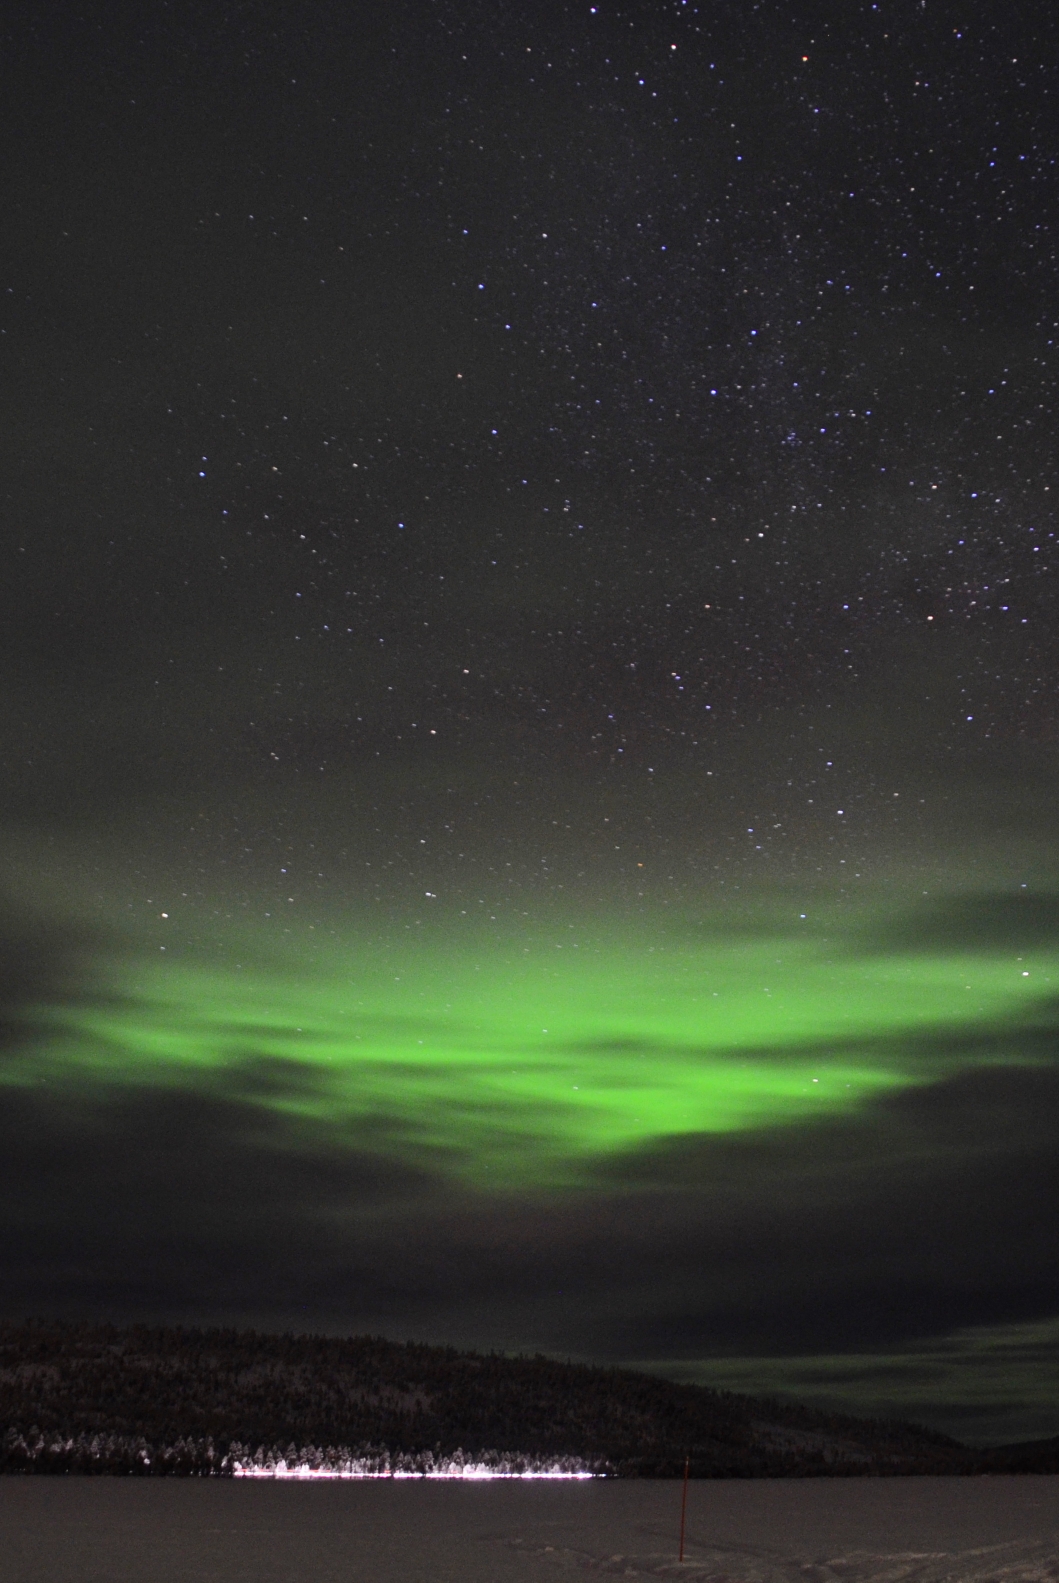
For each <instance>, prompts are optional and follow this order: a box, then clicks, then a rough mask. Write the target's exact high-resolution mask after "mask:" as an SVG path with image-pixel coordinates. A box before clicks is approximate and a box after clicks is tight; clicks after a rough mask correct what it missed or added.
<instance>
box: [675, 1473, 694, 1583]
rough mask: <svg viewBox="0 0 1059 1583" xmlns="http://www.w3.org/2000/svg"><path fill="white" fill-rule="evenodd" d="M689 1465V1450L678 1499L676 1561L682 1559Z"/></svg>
mask: <svg viewBox="0 0 1059 1583" xmlns="http://www.w3.org/2000/svg"><path fill="white" fill-rule="evenodd" d="M690 1466H691V1452H690V1451H689V1452H688V1454H687V1456H686V1457H685V1458H684V1494H683V1495H682V1497H681V1501H680V1554H679V1555H678V1556H677V1560H678V1561H683V1559H684V1519H685V1517H686V1516H687V1514H688V1468H689V1467H690Z"/></svg>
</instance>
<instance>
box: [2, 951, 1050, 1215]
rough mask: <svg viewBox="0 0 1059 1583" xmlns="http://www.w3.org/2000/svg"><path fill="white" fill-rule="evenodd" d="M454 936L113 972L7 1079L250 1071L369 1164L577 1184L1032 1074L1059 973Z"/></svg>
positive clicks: (183, 1080)
mask: <svg viewBox="0 0 1059 1583" xmlns="http://www.w3.org/2000/svg"><path fill="white" fill-rule="evenodd" d="M458 933H459V930H458V929H450V930H447V931H442V932H440V937H439V938H435V939H428V940H426V941H421V942H419V943H418V944H417V946H416V947H415V948H412V947H409V946H405V947H404V949H402V948H401V946H400V944H399V943H395V944H391V945H389V946H388V945H386V944H381V945H377V946H376V948H375V949H374V950H365V949H364V948H363V947H361V948H360V949H358V947H357V945H356V943H355V942H353V943H351V945H350V946H349V947H347V948H346V949H345V950H343V949H342V948H341V947H340V946H335V947H334V948H333V949H332V950H331V952H329V953H328V957H327V959H326V960H325V961H323V962H320V961H316V962H315V963H313V962H311V961H306V962H305V963H304V964H303V966H302V971H301V972H300V973H296V974H294V975H290V974H289V968H290V962H289V960H288V962H287V964H286V966H287V970H288V975H289V976H286V977H284V976H282V974H281V973H280V972H278V971H276V970H275V968H273V969H272V970H268V969H267V968H265V967H264V966H261V967H257V968H253V967H251V966H249V965H247V966H246V967H244V966H242V965H240V966H239V967H238V968H236V967H233V966H228V967H223V966H217V965H211V964H208V963H201V962H200V963H195V962H194V961H179V960H174V959H173V958H171V957H170V958H167V959H165V960H164V961H158V960H157V958H156V959H153V960H152V959H148V960H144V959H142V958H141V959H140V960H137V959H135V958H133V959H131V960H127V961H124V962H121V963H116V964H114V965H113V966H112V967H111V969H110V972H109V974H108V976H107V979H106V980H105V981H104V983H103V984H102V985H100V986H98V991H97V998H98V1004H93V1003H92V1000H91V999H90V1000H89V1003H88V1004H87V1005H84V1006H78V1007H75V1008H70V1007H58V1008H48V1007H41V1008H37V1009H36V1010H35V1011H32V1012H30V1014H29V1020H30V1023H31V1025H33V1026H34V1037H33V1039H31V1040H30V1041H29V1043H28V1044H27V1045H26V1046H25V1049H24V1055H23V1059H22V1060H21V1061H20V1062H19V1063H17V1064H16V1065H14V1066H13V1067H11V1068H10V1069H9V1072H8V1081H14V1082H20V1083H33V1082H36V1081H39V1080H41V1078H44V1077H46V1078H48V1079H49V1080H51V1081H53V1082H60V1083H61V1082H63V1081H64V1080H68V1081H77V1080H78V1079H81V1080H88V1081H90V1082H95V1083H99V1084H110V1085H121V1084H130V1085H142V1086H145V1087H150V1086H155V1085H157V1086H161V1087H165V1086H170V1087H179V1086H181V1085H189V1086H192V1087H193V1086H194V1085H195V1084H196V1083H197V1082H204V1083H206V1084H207V1085H213V1084H216V1085H218V1086H219V1087H220V1089H221V1090H223V1089H225V1088H226V1087H228V1086H231V1087H233V1088H234V1089H235V1090H236V1091H239V1090H240V1089H242V1088H243V1087H244V1085H245V1084H246V1083H247V1081H248V1080H249V1082H250V1091H251V1092H252V1091H253V1083H254V1081H255V1080H256V1081H257V1082H258V1083H259V1085H260V1086H259V1093H258V1095H257V1102H258V1103H260V1104H262V1105H265V1106H269V1107H273V1108H275V1109H276V1110H277V1111H279V1112H280V1113H282V1114H289V1115H292V1116H304V1117H308V1118H312V1119H313V1120H315V1121H317V1122H322V1123H326V1124H327V1125H328V1127H329V1128H332V1129H334V1131H335V1132H336V1133H337V1134H338V1135H339V1136H341V1135H342V1134H343V1132H344V1131H346V1130H349V1131H350V1133H351V1136H352V1139H353V1140H354V1141H356V1142H357V1143H359V1145H360V1146H361V1147H364V1143H365V1134H364V1129H365V1128H366V1127H370V1128H371V1130H372V1135H373V1140H374V1141H373V1147H374V1148H376V1149H380V1150H382V1151H392V1152H393V1153H395V1154H396V1155H397V1156H401V1155H404V1156H405V1157H406V1158H408V1159H409V1160H411V1159H415V1158H424V1157H426V1158H429V1159H430V1160H431V1161H432V1162H433V1163H434V1165H435V1166H436V1168H437V1169H438V1170H440V1171H441V1172H442V1173H444V1174H451V1175H453V1176H455V1177H457V1178H465V1179H466V1180H468V1181H469V1182H471V1183H474V1184H475V1185H476V1186H478V1187H479V1188H484V1189H489V1190H495V1191H499V1192H503V1191H505V1190H509V1189H511V1188H515V1187H524V1186H541V1187H555V1186H559V1185H562V1184H563V1183H567V1182H574V1181H577V1180H579V1179H580V1180H584V1179H590V1176H591V1171H592V1168H593V1166H594V1165H603V1164H607V1163H614V1162H616V1161H618V1160H620V1158H621V1156H622V1155H624V1154H627V1153H629V1152H631V1151H634V1150H636V1149H637V1148H642V1147H645V1146H646V1147H650V1146H652V1145H658V1144H662V1143H665V1142H666V1141H668V1140H672V1139H676V1138H679V1137H682V1136H696V1135H708V1134H713V1133H728V1132H740V1131H744V1130H748V1129H753V1128H761V1127H774V1126H805V1125H806V1124H810V1123H811V1122H812V1120H813V1119H814V1118H817V1117H829V1116H835V1115H838V1116H841V1115H844V1114H852V1113H856V1111H857V1110H858V1109H859V1108H861V1107H862V1106H863V1105H864V1104H866V1103H868V1102H870V1101H871V1100H872V1099H873V1098H876V1097H879V1096H881V1095H883V1094H885V1093H886V1092H887V1091H889V1090H893V1089H898V1088H901V1087H905V1086H908V1085H912V1084H929V1083H932V1082H937V1081H940V1080H941V1079H943V1078H946V1077H951V1076H953V1075H954V1074H956V1073H959V1072H960V1071H962V1070H965V1069H968V1068H975V1067H978V1066H981V1065H983V1064H992V1065H1003V1064H1011V1063H1013V1062H1015V1063H1021V1064H1033V1061H1034V1054H1033V1053H1032V1033H1033V1031H1034V1030H1035V1029H1042V1028H1046V1027H1047V1026H1048V1024H1049V1021H1050V1016H1049V1013H1050V1007H1051V1003H1052V1001H1053V999H1054V994H1055V988H1054V986H1055V984H1056V983H1057V982H1059V955H1056V954H1055V953H1053V952H1041V951H1035V952H1029V953H1023V954H1016V953H1014V952H1009V953H1006V954H1003V955H1000V954H983V953H968V952H962V953H955V952H954V953H951V954H948V955H942V954H918V953H905V954H901V953H899V952H890V953H886V954H883V953H881V952H878V951H876V952H871V951H863V950H857V949H856V947H855V945H854V943H853V941H852V940H850V939H848V938H847V939H843V938H842V937H841V936H839V937H838V938H837V939H836V938H834V937H832V938H830V939H825V940H820V939H819V938H817V939H814V938H813V937H812V935H811V934H810V935H809V938H808V939H806V938H805V934H807V933H809V931H806V930H805V927H804V923H802V937H801V938H799V935H798V933H797V932H795V931H793V930H792V931H789V932H788V933H786V934H779V933H776V934H765V935H764V937H762V938H758V939H752V940H750V941H741V942H738V943H734V944H733V943H726V942H718V941H712V942H706V943H703V942H702V941H701V940H699V941H697V940H696V939H695V938H694V931H693V930H692V929H690V928H688V929H687V930H685V931H684V937H683V938H681V931H680V930H679V929H670V931H669V932H668V934H667V933H666V932H663V931H661V930H660V931H659V932H658V933H657V934H652V933H651V932H650V930H649V927H648V928H647V929H645V928H643V927H641V928H640V929H639V930H637V931H636V933H635V935H633V936H631V937H630V936H629V935H626V936H623V935H622V934H620V933H617V932H612V933H611V934H610V935H609V936H603V937H602V938H596V939H595V940H593V938H592V935H591V934H590V933H587V932H585V931H583V930H582V931H579V930H577V928H576V927H575V925H574V924H572V923H568V924H567V925H566V927H565V929H564V930H563V934H564V938H563V939H561V940H556V939H555V938H554V934H553V935H544V936H538V935H531V934H526V933H523V934H516V935H515V936H514V937H513V938H508V939H506V940H503V939H501V940H498V939H497V938H496V937H495V936H493V937H490V936H485V937H483V938H480V939H479V940H478V941H477V942H475V941H474V940H472V941H469V942H467V943H466V944H464V945H463V946H462V947H461V946H460V945H457V944H455V943H454V942H453V939H452V936H453V935H458ZM579 934H580V936H581V937H580V938H578V935H579ZM652 938H653V939H655V940H656V942H657V943H655V944H648V943H646V942H647V941H648V940H650V939H652ZM526 940H529V941H530V943H524V942H525V941H526ZM244 954H245V955H247V956H248V957H249V958H251V960H252V957H253V951H252V950H251V951H248V952H245V953H244ZM291 954H293V953H292V952H288V957H289V955H291ZM1027 1035H1030V1036H1031V1039H1030V1045H1031V1049H1030V1051H1029V1052H1027V1050H1026V1048H1025V1045H1026V1041H1027ZM1020 1040H1021V1049H1020ZM1038 1059H1040V1057H1038Z"/></svg>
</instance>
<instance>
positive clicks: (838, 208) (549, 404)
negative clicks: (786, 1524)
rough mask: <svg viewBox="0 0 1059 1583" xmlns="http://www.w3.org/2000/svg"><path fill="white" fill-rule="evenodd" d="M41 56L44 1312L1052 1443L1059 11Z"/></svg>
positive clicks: (24, 37) (28, 543)
mask: <svg viewBox="0 0 1059 1583" xmlns="http://www.w3.org/2000/svg"><path fill="white" fill-rule="evenodd" d="M0 42H2V64H0V71H2V78H3V80H2V82H0V121H2V127H0V161H2V164H3V192H4V195H5V196H4V203H3V209H2V226H0V407H2V422H0V459H2V467H0V499H2V518H0V520H2V524H3V525H2V530H0V552H2V559H0V564H2V568H3V570H2V575H0V612H2V620H0V677H2V686H0V854H2V860H3V870H2V872H3V892H2V894H3V902H2V908H0V1079H2V1085H3V1086H2V1089H0V1094H2V1102H0V1185H2V1191H0V1314H2V1315H4V1316H6V1317H10V1318H18V1317H25V1316H28V1315H32V1314H42V1315H65V1316H69V1317H76V1316H87V1317H95V1318H110V1319H114V1320H118V1321H122V1322H125V1321H131V1320H139V1319H151V1320H167V1321H180V1322H188V1323H197V1324H213V1323H225V1324H240V1325H256V1326H259V1327H261V1328H265V1329H273V1330H284V1329H295V1330H323V1331H328V1332H331V1333H344V1334H349V1333H354V1332H364V1331H373V1332H379V1333H383V1334H386V1335H388V1336H391V1337H393V1338H395V1339H398V1340H403V1339H405V1338H408V1337H415V1338H418V1339H424V1340H430V1341H437V1342H448V1343H453V1344H455V1345H458V1346H474V1347H480V1348H486V1349H489V1348H497V1349H503V1350H509V1351H513V1352H517V1351H523V1350H525V1351H530V1352H534V1351H542V1352H546V1353H549V1354H552V1355H556V1356H560V1357H564V1358H565V1357H573V1358H577V1359H584V1360H590V1361H597V1362H608V1363H609V1362H621V1363H626V1364H630V1365H635V1366H637V1367H644V1368H652V1369H658V1370H661V1371H663V1372H665V1373H667V1374H669V1375H670V1376H672V1377H675V1378H682V1379H695V1380H701V1381H705V1382H707V1383H713V1384H720V1385H725V1386H730V1387H734V1388H737V1389H744V1390H751V1391H766V1390H768V1391H772V1390H780V1391H788V1392H791V1393H794V1394H796V1395H799V1396H802V1397H804V1398H806V1399H810V1400H814V1401H826V1402H835V1403H839V1404H841V1405H842V1406H844V1407H845V1408H847V1409H848V1410H852V1411H855V1412H871V1413H891V1412H896V1413H899V1414H902V1415H906V1416H911V1417H914V1418H917V1419H919V1420H920V1421H923V1422H927V1423H931V1424H934V1425H936V1426H938V1427H940V1428H944V1429H946V1430H948V1431H949V1432H950V1433H953V1434H956V1435H957V1436H960V1437H965V1438H967V1439H968V1440H972V1441H973V1440H977V1441H981V1442H984V1441H1003V1440H1013V1439H1017V1438H1029V1437H1031V1436H1043V1435H1049V1434H1055V1433H1056V1432H1059V1383H1057V1382H1059V1370H1057V1367H1056V1365H1057V1363H1059V1216H1057V1214H1056V1205H1057V1203H1059V1163H1057V1162H1059V841H1057V835H1059V824H1057V815H1059V782H1057V770H1059V692H1057V679H1059V545H1057V542H1056V532H1057V527H1056V517H1057V513H1056V510H1055V506H1054V504H1053V502H1054V501H1056V499H1057V498H1059V467H1057V465H1056V463H1057V458H1056V421H1057V417H1059V384H1057V376H1059V355H1057V350H1056V341H1057V338H1059V269H1057V257H1056V246H1057V222H1059V163H1057V161H1059V116H1057V113H1056V109H1057V103H1056V102H1057V97H1059V87H1057V84H1059V20H1057V17H1056V13H1055V11H1054V7H1053V6H1052V5H1051V4H1050V3H1046V0H1029V3H1028V4H1025V3H1024V4H1021V5H1018V6H1016V5H984V6H983V5H981V4H970V3H959V4H957V3H955V0H878V3H877V4H871V3H867V0H849V3H843V4H836V3H834V0H827V3H824V0H817V3H812V0H789V3H787V0H761V3H757V4H754V3H751V0H716V3H710V0H698V3H692V0H689V3H672V0H651V3H640V0H632V3H625V0H621V3H615V0H600V3H598V4H596V5H593V4H588V3H576V4H575V3H573V0H570V3H568V4H559V3H555V0H534V3H533V4H527V3H521V0H520V3H515V0H388V3H387V4H385V5H374V4H373V5H367V4H358V3H349V0H344V3H340V0H311V3H307V4H302V5H293V4H288V5H283V4H278V3H277V4H269V3H266V0H260V3H258V0H232V3H230V4H222V3H221V0H202V3H195V0H188V3H184V0H173V3H164V0H143V3H136V4H133V3H127V4H122V3H119V0H106V3H99V4H92V3H86V4H77V5H62V6H58V7H42V6H33V5H27V4H23V5H19V4H17V3H16V4H15V5H14V6H13V7H12V8H11V9H10V10H9V11H8V12H7V13H6V20H5V23H4V25H3V36H2V41H0Z"/></svg>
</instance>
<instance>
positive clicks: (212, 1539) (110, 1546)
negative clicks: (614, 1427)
mask: <svg viewBox="0 0 1059 1583" xmlns="http://www.w3.org/2000/svg"><path fill="white" fill-rule="evenodd" d="M679 1520H680V1484H679V1483H654V1482H643V1483H639V1482H631V1481H630V1482H623V1481H610V1480H586V1481H570V1482H567V1481H537V1480H527V1481H522V1480H508V1479H503V1480H489V1481H483V1482H478V1481H469V1480H463V1479H460V1480H454V1481H447V1482H446V1481H442V1480H374V1479H373V1480H368V1481H362V1480H355V1481H346V1480H336V1481H326V1482H316V1481H301V1480H293V1481H276V1480H258V1479H247V1480H227V1479H226V1480H220V1479H218V1480H212V1479H211V1480H197V1479H187V1480H184V1479H117V1478H115V1479H110V1478H85V1477H70V1478H41V1477H26V1478H20V1477H11V1478H5V1479H0V1583H88V1580H89V1579H91V1580H92V1583H213V1580H216V1583H563V1578H564V1577H567V1578H573V1577H577V1576H583V1575H584V1574H585V1573H588V1574H597V1573H598V1574H604V1575H609V1576H612V1577H640V1578H669V1579H676V1578H677V1577H680V1578H686V1579H688V1580H690V1583H866V1580H868V1579H873V1580H878V1583H883V1580H885V1583H1059V1477H1034V1476H1026V1477H1022V1478H968V1479H955V1478H952V1479H949V1478H943V1479H928V1478H925V1479H909V1478H895V1479H826V1480H824V1479H806V1480H785V1481H781V1480H760V1481H746V1482H744V1481H741V1480H740V1481H710V1482H701V1483H698V1482H696V1483H692V1484H691V1486H690V1488H689V1493H688V1518H687V1542H686V1549H685V1556H686V1559H685V1561H684V1563H683V1565H681V1564H679V1563H678V1562H677V1558H676V1557H677V1540H678V1530H679Z"/></svg>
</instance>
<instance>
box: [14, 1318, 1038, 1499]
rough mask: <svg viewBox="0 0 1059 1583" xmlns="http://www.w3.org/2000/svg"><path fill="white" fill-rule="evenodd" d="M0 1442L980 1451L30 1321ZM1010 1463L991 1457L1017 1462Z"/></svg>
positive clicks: (267, 1451) (884, 1428)
mask: <svg viewBox="0 0 1059 1583" xmlns="http://www.w3.org/2000/svg"><path fill="white" fill-rule="evenodd" d="M0 1437H2V1438H0V1471H7V1472H32V1471H39V1472H62V1471H97V1472H139V1473H164V1472H174V1473H180V1472H183V1473H225V1472H233V1471H236V1470H237V1468H238V1467H240V1466H244V1467H245V1466H246V1465H248V1464H251V1463H256V1465H257V1466H258V1467H269V1466H274V1465H275V1463H276V1462H278V1461H279V1460H281V1459H283V1460H285V1461H286V1462H287V1463H288V1464H289V1463H291V1462H296V1463H298V1462H300V1463H302V1464H305V1465H308V1466H311V1467H317V1468H338V1467H340V1466H345V1467H346V1468H347V1469H348V1468H349V1467H350V1466H353V1465H355V1466H357V1467H359V1468H362V1469H365V1470H374V1471H382V1472H385V1471H395V1470H404V1471H409V1472H414V1471H421V1472H422V1471H436V1470H437V1469H438V1468H440V1467H443V1466H448V1465H450V1464H451V1461H452V1459H453V1458H455V1459H456V1462H457V1463H459V1461H460V1459H461V1458H463V1459H466V1460H477V1461H479V1462H482V1463H484V1464H485V1465H486V1466H493V1467H495V1468H497V1469H498V1470H501V1471H504V1470H506V1471H513V1470H516V1471H517V1470H518V1469H519V1468H527V1467H538V1468H539V1467H543V1466H546V1465H553V1466H562V1467H566V1468H573V1467H574V1466H578V1467H582V1468H585V1469H589V1470H592V1471H597V1472H609V1473H611V1474H618V1475H622V1476H626V1477H630V1476H631V1477H637V1476H639V1477H667V1476H670V1477H672V1476H675V1475H677V1474H679V1473H681V1472H682V1471H683V1467H684V1458H685V1455H686V1454H688V1453H690V1458H691V1472H692V1475H693V1476H696V1477H744V1478H745V1477H760V1476H770V1477H775V1476H782V1475H788V1476H808V1475H819V1474H832V1475H833V1474H865V1473H940V1472H960V1471H980V1470H981V1471H984V1470H985V1468H986V1466H987V1464H988V1463H989V1458H988V1456H986V1455H985V1454H983V1453H971V1452H968V1451H966V1450H965V1449H964V1448H963V1447H961V1446H959V1445H957V1443H956V1442H955V1441H952V1440H949V1439H947V1438H946V1437H945V1436H943V1435H939V1434H933V1433H931V1432H929V1431H927V1430H925V1429H920V1428H916V1427H913V1426H912V1425H909V1424H904V1423H896V1422H895V1423H891V1422H875V1421H871V1420H864V1419H855V1418H845V1417H839V1416H836V1415H834V1414H829V1413H825V1412H820V1411H817V1410H815V1409H812V1408H808V1407H801V1406H797V1405H792V1404H789V1403H779V1402H776V1401H769V1400H757V1399H755V1398H752V1397H745V1396H734V1395H729V1394H727V1393H723V1392H716V1391H712V1390H707V1389H704V1388H702V1387H699V1386H693V1385H680V1384H675V1383H672V1382H670V1381H667V1380H662V1379H658V1378H656V1377H654V1376H650V1375H645V1374H636V1373H633V1372H631V1371H627V1370H623V1369H613V1368H593V1367H586V1366H582V1365H578V1364H568V1363H559V1362H556V1361H554V1360H552V1359H549V1358H544V1357H540V1356H537V1357H514V1358H512V1357H504V1356H498V1355H496V1354H488V1355H483V1354H479V1353H473V1352H471V1353H468V1352H457V1351H455V1350H454V1349H453V1348H450V1347H431V1346H421V1345H418V1344H413V1343H409V1344H407V1345H401V1344H398V1343H395V1342H391V1341H386V1340H383V1339H382V1338H380V1337H376V1336H356V1337H352V1338H350V1339H347V1340H340V1339H333V1338H330V1337H324V1336H294V1335H282V1336H278V1335H263V1334H258V1333H255V1332H253V1331H236V1330H192V1329H164V1328H147V1327H139V1326H137V1327H133V1328H131V1329H124V1330H121V1329H116V1328H112V1327H107V1326H97V1325H87V1324H59V1323H55V1324H52V1323H45V1322H34V1323H30V1324H25V1325H18V1326H13V1325H6V1326H0ZM1054 1453H1055V1448H1054V1447H1053V1457H1054ZM1011 1456H1013V1458H1014V1460H1009V1461H1008V1463H1006V1464H1005V1466H1007V1467H1018V1466H1021V1465H1022V1463H1021V1462H1020V1461H1019V1453H1017V1452H1015V1453H1012V1454H1011ZM1024 1460H1025V1458H1024V1457H1023V1461H1024ZM1057 1466H1059V1463H1057ZM1043 1470H1044V1469H1043V1468H1042V1469H1041V1471H1043Z"/></svg>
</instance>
